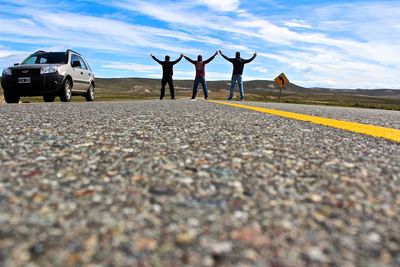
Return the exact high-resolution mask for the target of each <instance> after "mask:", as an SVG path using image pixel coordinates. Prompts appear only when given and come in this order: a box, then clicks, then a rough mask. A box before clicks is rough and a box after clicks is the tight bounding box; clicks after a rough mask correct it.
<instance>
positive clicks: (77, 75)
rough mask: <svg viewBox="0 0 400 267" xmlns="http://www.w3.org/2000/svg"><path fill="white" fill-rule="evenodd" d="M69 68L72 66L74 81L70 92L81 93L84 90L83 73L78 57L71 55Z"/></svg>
mask: <svg viewBox="0 0 400 267" xmlns="http://www.w3.org/2000/svg"><path fill="white" fill-rule="evenodd" d="M71 66H72V73H71V76H72V79H73V80H74V81H73V82H74V85H73V88H72V90H73V91H75V92H83V91H84V90H85V86H84V84H85V81H84V75H83V74H84V73H83V69H82V63H81V60H80V57H79V56H78V55H75V54H72V55H71Z"/></svg>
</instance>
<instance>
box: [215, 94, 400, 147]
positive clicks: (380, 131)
mask: <svg viewBox="0 0 400 267" xmlns="http://www.w3.org/2000/svg"><path fill="white" fill-rule="evenodd" d="M210 102H213V103H217V104H222V105H227V106H232V107H238V108H244V109H249V110H254V111H258V112H262V113H267V114H271V115H276V116H280V117H285V118H289V119H295V120H299V121H306V122H311V123H315V124H320V125H324V126H329V127H333V128H337V129H341V130H346V131H350V132H354V133H359V134H365V135H369V136H373V137H379V138H385V139H388V140H392V141H395V142H400V130H399V129H393V128H386V127H381V126H375V125H369V124H364V123H357V122H350V121H341V120H335V119H328V118H323V117H317V116H312V115H305V114H301V113H294V112H289V111H282V110H276V109H268V108H262V107H254V106H248V105H243V104H234V103H227V102H222V101H211V100H210Z"/></svg>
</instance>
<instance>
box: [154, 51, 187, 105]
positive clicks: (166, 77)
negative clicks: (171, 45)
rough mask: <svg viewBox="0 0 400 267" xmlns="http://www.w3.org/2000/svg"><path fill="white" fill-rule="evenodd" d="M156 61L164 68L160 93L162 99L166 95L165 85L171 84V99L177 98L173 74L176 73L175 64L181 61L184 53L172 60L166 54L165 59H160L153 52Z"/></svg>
mask: <svg viewBox="0 0 400 267" xmlns="http://www.w3.org/2000/svg"><path fill="white" fill-rule="evenodd" d="M150 56H151V57H152V58H153V59H154V60H155V61H157V62H158V63H159V64H160V65H161V66H162V68H163V76H162V79H161V95H160V100H163V98H164V96H165V86H166V85H167V83H168V85H169V91H170V92H171V99H175V88H174V80H173V79H172V76H173V75H174V65H175V64H176V63H178V62H179V61H181V59H182V57H183V55H182V54H181V56H180V57H179V58H178V59H177V60H175V61H170V59H171V58H170V57H169V56H165V61H161V60H158V59H157V58H156V57H155V56H153V54H151V55H150Z"/></svg>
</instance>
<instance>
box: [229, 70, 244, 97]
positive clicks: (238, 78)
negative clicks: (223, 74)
mask: <svg viewBox="0 0 400 267" xmlns="http://www.w3.org/2000/svg"><path fill="white" fill-rule="evenodd" d="M236 82H237V83H238V84H239V93H240V99H243V98H244V89H243V80H242V75H232V80H231V89H230V91H229V98H233V92H234V91H235V84H236Z"/></svg>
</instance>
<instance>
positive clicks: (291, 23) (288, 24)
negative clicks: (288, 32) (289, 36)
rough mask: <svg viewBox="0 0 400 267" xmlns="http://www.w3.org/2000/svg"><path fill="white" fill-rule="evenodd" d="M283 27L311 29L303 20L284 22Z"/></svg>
mask: <svg viewBox="0 0 400 267" xmlns="http://www.w3.org/2000/svg"><path fill="white" fill-rule="evenodd" d="M284 25H285V26H286V27H289V28H304V29H311V28H312V26H311V25H310V24H308V23H307V22H305V21H303V20H297V19H292V20H290V21H285V22H284Z"/></svg>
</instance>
